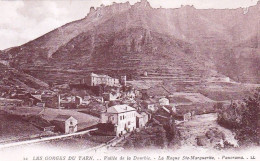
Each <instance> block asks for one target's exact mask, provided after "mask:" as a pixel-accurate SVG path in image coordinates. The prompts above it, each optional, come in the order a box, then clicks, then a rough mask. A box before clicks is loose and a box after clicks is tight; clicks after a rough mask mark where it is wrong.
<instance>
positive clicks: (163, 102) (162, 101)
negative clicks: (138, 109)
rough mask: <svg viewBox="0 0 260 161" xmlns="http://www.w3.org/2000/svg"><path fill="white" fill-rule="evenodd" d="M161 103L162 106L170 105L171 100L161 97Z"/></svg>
mask: <svg viewBox="0 0 260 161" xmlns="http://www.w3.org/2000/svg"><path fill="white" fill-rule="evenodd" d="M159 105H161V106H164V105H170V101H169V99H167V98H161V99H159Z"/></svg>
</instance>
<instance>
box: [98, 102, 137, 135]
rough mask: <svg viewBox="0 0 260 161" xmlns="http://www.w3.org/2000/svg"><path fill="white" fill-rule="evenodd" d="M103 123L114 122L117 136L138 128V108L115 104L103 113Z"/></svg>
mask: <svg viewBox="0 0 260 161" xmlns="http://www.w3.org/2000/svg"><path fill="white" fill-rule="evenodd" d="M100 120H101V123H102V124H105V123H108V124H113V125H114V131H115V133H116V135H117V136H121V135H123V134H125V133H127V132H131V131H133V130H135V129H136V109H135V108H133V107H130V106H128V105H125V104H124V105H115V106H112V107H109V108H108V109H106V110H105V111H103V112H102V113H101V118H100Z"/></svg>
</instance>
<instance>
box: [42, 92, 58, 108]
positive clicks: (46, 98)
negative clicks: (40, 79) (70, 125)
mask: <svg viewBox="0 0 260 161" xmlns="http://www.w3.org/2000/svg"><path fill="white" fill-rule="evenodd" d="M41 102H44V103H45V107H48V108H59V106H60V96H59V95H53V94H42V96H41Z"/></svg>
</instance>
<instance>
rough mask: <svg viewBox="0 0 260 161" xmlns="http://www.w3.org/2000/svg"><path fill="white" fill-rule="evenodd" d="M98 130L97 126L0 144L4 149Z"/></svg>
mask: <svg viewBox="0 0 260 161" xmlns="http://www.w3.org/2000/svg"><path fill="white" fill-rule="evenodd" d="M96 130H97V128H94V129H89V130H86V131H81V132H76V133H72V134H65V135H59V136H52V137H46V138H39V139H33V140H26V141H20V142H15V143H8V144H0V150H1V149H4V148H10V147H15V146H20V145H26V144H34V143H40V142H45V141H50V140H56V139H61V138H66V137H72V136H78V135H84V134H86V133H89V132H91V131H96Z"/></svg>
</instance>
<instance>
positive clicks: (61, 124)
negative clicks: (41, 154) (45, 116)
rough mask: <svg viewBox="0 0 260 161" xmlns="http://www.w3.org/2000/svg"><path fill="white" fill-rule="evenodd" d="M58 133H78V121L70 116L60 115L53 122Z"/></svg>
mask: <svg viewBox="0 0 260 161" xmlns="http://www.w3.org/2000/svg"><path fill="white" fill-rule="evenodd" d="M52 122H53V124H54V125H55V127H56V128H57V130H58V131H60V132H62V133H65V134H71V133H75V132H77V129H78V121H77V120H76V119H75V118H74V117H72V116H70V115H58V116H57V117H56V118H54V120H53V121H52Z"/></svg>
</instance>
